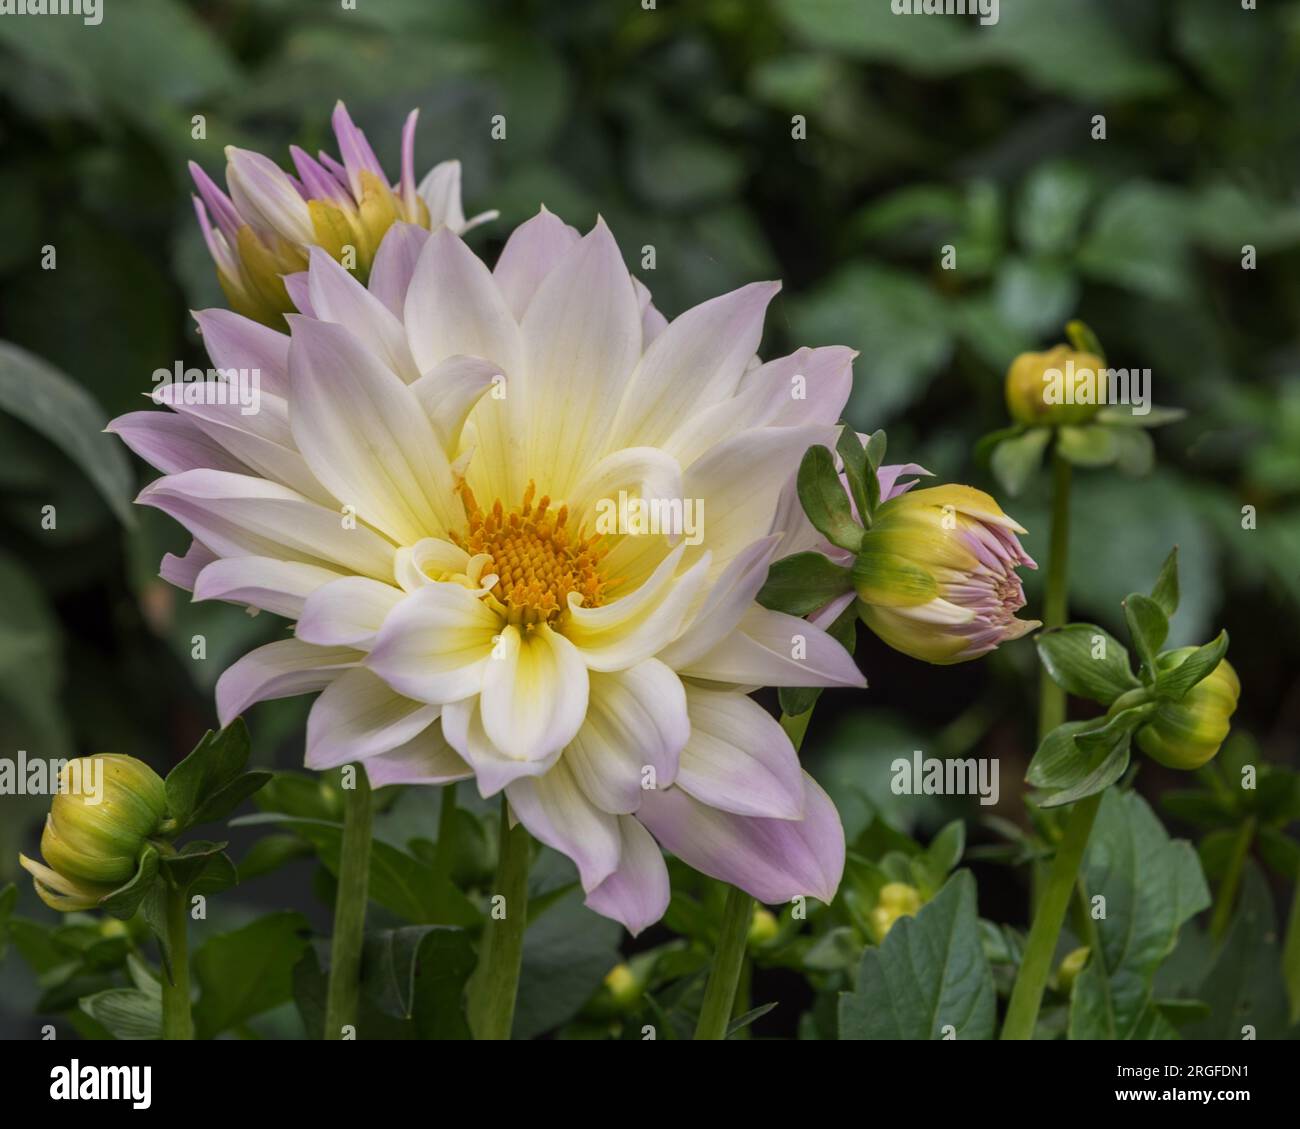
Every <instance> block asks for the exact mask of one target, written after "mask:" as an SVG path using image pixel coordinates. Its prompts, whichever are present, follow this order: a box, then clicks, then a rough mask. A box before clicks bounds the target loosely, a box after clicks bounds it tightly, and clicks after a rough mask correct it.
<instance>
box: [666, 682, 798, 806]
mask: <svg viewBox="0 0 1300 1129" xmlns="http://www.w3.org/2000/svg"><path fill="white" fill-rule="evenodd" d="M686 701H687V708H688V709H689V710H690V717H691V736H690V740H689V741H687V742H686V747H685V748H684V749H682V754H681V760H680V764H679V765H678V770H677V786H678V787H679V788H683V789H685V790H686V791H687V792H689V793H690V794H691V795H692V796H694V797H695V798H696V799H697V800H700V801H701V802H703V803H706V804H708V805H709V806H710V807H713V808H718V809H719V810H721V811H730V812H735V813H736V814H737V815H757V816H765V817H767V818H769V819H798V818H799V817H800V816H802V815H803V806H804V788H803V772H802V771H801V770H800V768H799V758H798V757H797V756H796V755H795V751H794V746H793V745H792V744H791V743H790V738H789V737H788V736H787V735H786V732H785V730H784V729H782V728H781V726H780V725H779V724H778V723H777V722H776V720H775V719H774V718H773V717H772V716H771V714H769V713H768V712H767V711H766V710H765V709H763V707H762V706H760V705H759V704H758V703H757V702H755V701H754V700H753V699H752V698H748V697H746V696H745V695H744V694H738V693H735V692H730V693H728V692H719V691H714V690H703V689H700V688H699V687H697V686H691V687H688V688H687V690H686Z"/></svg>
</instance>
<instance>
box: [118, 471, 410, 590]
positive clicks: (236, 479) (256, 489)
mask: <svg viewBox="0 0 1300 1129" xmlns="http://www.w3.org/2000/svg"><path fill="white" fill-rule="evenodd" d="M137 501H138V502H140V504H141V505H146V506H154V507H155V508H157V509H160V510H162V511H163V512H164V513H167V514H170V515H171V516H172V517H174V518H175V519H176V520H177V521H179V522H180V523H181V524H182V525H183V526H185V528H186V529H188V530H189V531H190V532H191V533H193V534H194V536H195V537H197V538H198V539H199V540H201V541H202V542H203V543H204V544H205V545H207V546H208V547H209V548H211V549H212V550H213V552H215V553H217V554H219V555H220V556H223V557H278V558H280V559H282V560H297V561H305V562H306V563H308V564H316V565H321V566H323V567H326V568H330V567H339V569H340V571H343V572H355V573H360V574H362V575H364V576H374V577H376V578H379V579H385V580H387V579H391V577H392V575H393V546H392V545H390V544H389V543H388V542H387V541H385V540H384V539H383V538H382V537H380V536H379V535H378V534H377V533H375V532H373V531H372V530H370V529H367V528H366V527H365V526H363V525H357V526H356V527H355V528H351V529H347V528H344V526H343V519H342V515H340V514H336V513H332V512H331V511H330V510H327V509H325V508H324V507H322V506H318V505H316V503H315V502H310V501H308V500H307V499H306V498H304V497H303V496H302V495H301V494H298V493H295V492H294V491H293V490H290V489H289V488H288V487H286V486H279V485H277V484H276V483H274V482H267V481H265V480H264V479H260V478H251V477H249V476H248V475H243V474H228V473H226V472H225V471H218V470H188V471H186V472H185V473H184V474H173V475H168V476H167V477H166V478H160V479H158V480H157V481H156V482H152V483H150V484H149V485H148V486H146V487H145V488H144V490H142V491H141V492H140V496H139V498H138V499H137Z"/></svg>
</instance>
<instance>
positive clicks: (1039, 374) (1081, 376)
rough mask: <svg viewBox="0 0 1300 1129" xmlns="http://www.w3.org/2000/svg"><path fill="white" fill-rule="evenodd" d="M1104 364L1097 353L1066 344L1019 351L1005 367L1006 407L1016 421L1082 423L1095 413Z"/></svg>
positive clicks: (1029, 422)
mask: <svg viewBox="0 0 1300 1129" xmlns="http://www.w3.org/2000/svg"><path fill="white" fill-rule="evenodd" d="M1104 367H1105V364H1104V362H1103V361H1102V359H1101V358H1100V357H1098V356H1095V355H1094V354H1092V353H1077V352H1075V351H1074V350H1073V349H1071V348H1070V347H1069V346H1068V345H1058V346H1056V348H1054V349H1049V350H1048V351H1047V352H1046V353H1021V354H1020V356H1018V357H1017V358H1016V359H1015V360H1014V361H1012V362H1011V367H1010V368H1009V369H1007V383H1006V396H1007V410H1008V411H1009V412H1010V413H1011V418H1012V419H1014V420H1016V421H1017V422H1018V423H1028V424H1058V423H1085V422H1087V421H1088V420H1090V419H1091V418H1092V417H1093V416H1095V415H1096V414H1097V409H1098V407H1099V404H1098V403H1097V401H1098V399H1099V397H1098V395H1097V393H1098V391H1099V389H1098V385H1097V381H1098V380H1099V379H1100V373H1101V371H1102V369H1103V368H1104Z"/></svg>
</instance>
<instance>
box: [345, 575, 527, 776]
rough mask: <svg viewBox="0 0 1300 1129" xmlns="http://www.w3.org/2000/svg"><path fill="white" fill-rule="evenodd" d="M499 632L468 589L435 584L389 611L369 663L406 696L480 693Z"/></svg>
mask: <svg viewBox="0 0 1300 1129" xmlns="http://www.w3.org/2000/svg"><path fill="white" fill-rule="evenodd" d="M500 632H501V620H500V619H499V618H498V617H497V616H496V615H495V614H494V613H493V612H492V611H491V610H490V609H489V608H488V607H487V606H486V605H485V604H484V603H483V601H482V600H480V599H477V598H476V597H475V596H474V595H473V593H471V592H470V591H469V589H467V588H464V587H462V586H461V585H459V584H430V585H428V586H427V587H424V588H421V589H420V590H419V591H418V592H414V593H412V594H411V595H409V596H407V597H406V599H404V600H403V601H402V602H401V603H400V604H399V605H398V606H397V607H396V608H394V609H393V610H392V611H391V612H389V614H388V618H387V619H385V620H384V626H383V627H382V628H381V630H380V632H379V635H378V637H377V638H376V640H375V644H374V647H373V648H372V649H371V652H370V657H369V659H367V660H366V665H367V666H368V667H369V668H370V669H371V670H373V671H374V672H375V673H376V674H378V675H379V676H380V677H381V678H382V679H384V681H385V682H387V683H388V684H389V685H390V686H392V687H393V689H395V690H397V691H398V692H400V693H402V694H405V695H407V697H411V698H415V699H417V700H419V701H422V702H431V703H435V704H441V703H445V702H455V701H459V700H460V699H462V698H468V697H470V696H472V695H475V694H477V693H478V692H479V689H480V687H481V686H482V684H483V678H484V672H485V670H486V668H487V664H488V662H489V661H490V656H491V653H492V646H493V641H494V640H495V639H496V638H497V637H498V636H499V634H500ZM462 751H463V750H462Z"/></svg>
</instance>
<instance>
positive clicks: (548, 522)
mask: <svg viewBox="0 0 1300 1129" xmlns="http://www.w3.org/2000/svg"><path fill="white" fill-rule="evenodd" d="M536 492H537V487H536V484H535V483H532V482H530V483H529V484H528V489H526V490H525V491H524V498H523V502H522V504H520V505H519V506H517V507H515V508H514V509H512V510H510V511H509V512H507V511H506V509H505V507H504V506H503V505H502V504H501V500H500V499H497V500H496V501H495V502H493V503H492V508H491V509H490V510H489V511H488V512H486V513H485V512H484V511H483V510H482V509H480V508H479V505H478V503H477V502H476V501H475V499H474V492H473V491H472V490H470V488H469V487H468V486H466V485H464V484H462V485H461V487H460V496H461V504H462V505H463V506H464V507H465V516H466V517H467V518H468V519H469V527H468V529H467V531H466V532H465V533H464V534H457V533H453V534H451V539H452V540H453V541H454V542H455V543H456V544H457V545H459V546H460V547H461V548H462V549H464V550H465V551H466V552H467V553H469V554H470V556H471V557H473V556H477V555H478V554H479V553H486V554H487V555H488V556H490V557H491V558H492V564H491V565H489V566H487V567H485V568H484V569H483V572H484V574H486V575H491V574H493V573H495V574H496V577H497V582H496V584H495V585H494V586H493V588H492V595H493V596H495V597H496V599H497V600H499V601H500V602H501V604H502V605H504V607H505V609H506V614H507V618H508V619H509V621H510V622H511V623H515V624H522V625H529V626H531V625H534V624H538V623H547V622H553V621H555V620H557V619H559V618H560V617H561V616H563V615H564V614H565V613H566V612H567V611H568V608H569V602H568V598H569V593H571V592H576V593H577V594H578V595H579V596H581V597H582V604H583V607H588V608H591V607H596V606H598V605H599V604H600V603H601V601H602V596H603V591H604V589H605V588H606V587H607V582H606V581H605V580H604V579H603V578H602V576H601V574H600V569H599V564H600V561H601V558H602V557H604V556H605V553H606V551H607V550H605V549H604V548H601V547H599V542H600V540H601V538H600V537H599V536H595V537H590V538H586V539H583V538H581V537H580V536H578V534H577V533H576V532H575V531H574V530H572V529H571V528H570V527H569V524H568V521H569V508H568V506H561V507H560V508H559V510H558V511H556V512H555V513H551V512H550V505H551V499H550V498H549V497H547V496H546V495H543V496H542V497H541V498H540V499H539V500H538V502H537V505H536V506H534V505H533V497H534V495H535V494H536Z"/></svg>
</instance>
